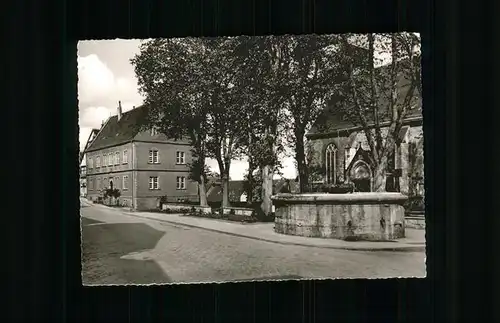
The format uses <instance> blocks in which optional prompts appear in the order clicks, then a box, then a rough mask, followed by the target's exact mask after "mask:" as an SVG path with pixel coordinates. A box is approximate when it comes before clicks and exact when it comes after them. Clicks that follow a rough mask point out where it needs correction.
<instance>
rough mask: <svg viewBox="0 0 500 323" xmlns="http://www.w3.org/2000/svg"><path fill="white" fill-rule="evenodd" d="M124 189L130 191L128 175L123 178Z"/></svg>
mask: <svg viewBox="0 0 500 323" xmlns="http://www.w3.org/2000/svg"><path fill="white" fill-rule="evenodd" d="M122 189H124V190H128V176H127V175H125V176H123V181H122Z"/></svg>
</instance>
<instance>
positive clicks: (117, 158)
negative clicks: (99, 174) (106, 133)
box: [115, 152, 120, 165]
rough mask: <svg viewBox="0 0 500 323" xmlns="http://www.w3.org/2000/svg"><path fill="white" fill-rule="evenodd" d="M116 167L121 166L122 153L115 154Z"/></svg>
mask: <svg viewBox="0 0 500 323" xmlns="http://www.w3.org/2000/svg"><path fill="white" fill-rule="evenodd" d="M115 165H120V153H119V152H115Z"/></svg>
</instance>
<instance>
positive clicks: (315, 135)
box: [306, 79, 425, 213]
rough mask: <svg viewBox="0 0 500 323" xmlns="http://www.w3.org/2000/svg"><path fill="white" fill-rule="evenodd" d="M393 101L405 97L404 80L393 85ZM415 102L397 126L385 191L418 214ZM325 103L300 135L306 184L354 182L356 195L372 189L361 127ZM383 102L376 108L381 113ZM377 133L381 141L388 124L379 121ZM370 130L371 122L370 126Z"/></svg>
mask: <svg viewBox="0 0 500 323" xmlns="http://www.w3.org/2000/svg"><path fill="white" fill-rule="evenodd" d="M399 82H400V83H399V91H398V100H399V99H400V98H399V97H403V98H404V96H405V94H406V91H407V88H408V82H405V80H404V79H402V80H400V81H399ZM421 102H422V101H421V98H420V97H418V96H417V97H416V98H415V100H414V101H413V102H412V104H411V106H410V109H409V110H408V111H407V113H406V116H405V118H404V119H403V122H402V128H401V130H400V131H399V134H398V136H397V138H396V143H395V145H394V148H393V150H392V152H391V154H390V156H389V165H388V170H387V173H386V175H387V181H386V190H387V191H393V192H394V191H397V192H401V193H403V194H405V195H407V196H409V204H408V209H410V210H419V212H421V213H423V211H424V195H425V192H424V191H425V190H424V145H423V141H424V138H423V128H422V126H423V119H422V104H421ZM336 104H343V103H342V102H340V101H339V102H331V103H330V104H329V106H327V107H326V108H325V109H324V111H323V113H322V114H321V115H320V116H319V118H318V120H317V121H316V122H315V124H314V125H313V126H312V128H311V130H310V131H309V133H308V134H307V135H306V137H307V139H308V142H309V146H308V156H309V158H310V159H309V165H310V166H311V167H310V168H311V170H312V171H310V173H311V174H310V182H312V183H313V184H332V185H335V184H343V183H352V184H354V186H355V188H356V191H362V192H363V191H365V192H366V191H372V190H373V172H374V167H373V164H372V163H371V161H370V160H371V158H370V147H369V145H368V141H367V138H366V136H365V132H364V129H363V128H362V127H360V126H357V125H355V124H353V123H351V122H350V121H349V120H348V118H346V117H345V116H344V115H342V114H341V113H339V112H338V111H339V109H338V108H336V107H335V105H336ZM384 106H385V108H387V106H388V104H384V103H382V104H381V107H380V109H381V111H380V112H381V114H382V115H385V118H388V116H387V115H388V113H384V112H385V111H384V110H383V109H384ZM380 125H381V127H380V128H381V132H382V136H383V137H384V138H385V136H386V134H387V131H388V126H389V120H387V119H382V120H381V123H380ZM372 127H373V123H372Z"/></svg>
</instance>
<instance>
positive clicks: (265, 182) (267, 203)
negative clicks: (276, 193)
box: [260, 165, 273, 216]
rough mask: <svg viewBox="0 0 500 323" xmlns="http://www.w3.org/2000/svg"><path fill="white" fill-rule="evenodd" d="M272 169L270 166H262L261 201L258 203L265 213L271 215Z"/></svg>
mask: <svg viewBox="0 0 500 323" xmlns="http://www.w3.org/2000/svg"><path fill="white" fill-rule="evenodd" d="M272 195H273V171H272V167H271V166H269V165H266V166H264V167H262V203H261V205H260V207H261V209H262V212H264V214H265V215H267V216H268V215H271V213H272V211H273V202H272V200H271V196H272Z"/></svg>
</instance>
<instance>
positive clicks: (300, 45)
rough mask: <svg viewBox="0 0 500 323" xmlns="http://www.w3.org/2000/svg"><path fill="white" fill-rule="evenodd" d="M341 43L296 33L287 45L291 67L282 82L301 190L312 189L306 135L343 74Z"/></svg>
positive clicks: (329, 38)
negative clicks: (340, 66)
mask: <svg viewBox="0 0 500 323" xmlns="http://www.w3.org/2000/svg"><path fill="white" fill-rule="evenodd" d="M338 45H339V40H338V37H336V36H327V35H312V36H310V35H307V36H294V37H291V38H290V39H289V41H288V44H287V56H288V57H289V66H288V69H287V73H285V75H284V77H283V78H282V80H281V81H282V83H283V88H284V91H285V93H286V95H285V96H286V101H285V107H286V109H287V112H288V115H289V117H290V129H289V132H288V133H289V142H290V143H292V144H293V146H294V148H295V161H296V165H297V170H298V177H299V182H300V191H301V192H304V191H307V190H308V180H309V175H308V167H307V161H306V159H307V151H306V138H305V135H306V133H307V131H308V130H309V128H310V127H311V125H312V123H313V122H314V121H316V119H317V118H318V116H319V114H320V112H321V111H322V110H323V108H324V106H325V104H326V102H328V100H329V98H330V96H331V95H332V91H331V88H332V84H334V83H335V82H337V81H338V79H339V77H340V68H339V64H338V50H336V48H337V47H338Z"/></svg>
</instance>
